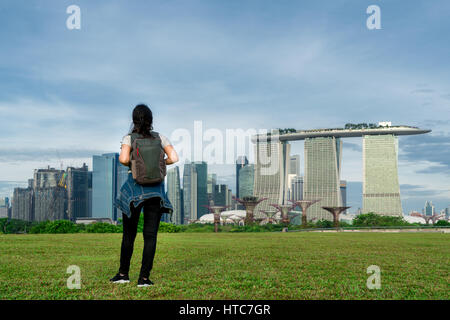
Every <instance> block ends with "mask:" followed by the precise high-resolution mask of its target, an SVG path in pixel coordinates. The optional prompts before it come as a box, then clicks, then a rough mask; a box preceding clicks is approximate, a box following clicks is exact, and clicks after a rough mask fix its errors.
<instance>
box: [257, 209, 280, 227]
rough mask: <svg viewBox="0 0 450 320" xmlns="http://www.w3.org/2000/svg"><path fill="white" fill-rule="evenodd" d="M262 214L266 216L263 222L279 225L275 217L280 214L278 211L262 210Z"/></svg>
mask: <svg viewBox="0 0 450 320" xmlns="http://www.w3.org/2000/svg"><path fill="white" fill-rule="evenodd" d="M261 212H262V213H263V214H264V215H265V216H266V218H264V219H263V221H266V222H267V223H271V224H274V223H277V219H276V218H275V215H276V214H277V213H278V210H261Z"/></svg>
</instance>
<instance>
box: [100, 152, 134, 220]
mask: <svg viewBox="0 0 450 320" xmlns="http://www.w3.org/2000/svg"><path fill="white" fill-rule="evenodd" d="M92 167H93V168H92V217H94V218H110V219H112V220H114V221H117V219H118V218H121V217H122V214H121V211H120V210H119V209H117V208H116V207H115V206H114V201H115V199H116V197H117V194H118V192H119V191H120V187H121V186H122V184H123V183H124V182H125V181H126V179H127V177H128V168H127V167H125V166H123V165H122V164H120V162H119V154H118V153H105V154H102V155H101V156H93V158H92Z"/></svg>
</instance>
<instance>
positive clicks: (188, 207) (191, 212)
mask: <svg viewBox="0 0 450 320" xmlns="http://www.w3.org/2000/svg"><path fill="white" fill-rule="evenodd" d="M183 215H184V218H183V219H185V220H186V219H187V220H191V221H193V220H197V170H196V168H195V166H194V165H193V164H192V163H190V162H189V161H186V162H185V164H184V169H183Z"/></svg>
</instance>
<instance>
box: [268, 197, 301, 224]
mask: <svg viewBox="0 0 450 320" xmlns="http://www.w3.org/2000/svg"><path fill="white" fill-rule="evenodd" d="M270 205H271V206H272V207H274V208H276V209H277V210H278V211H279V212H280V214H281V223H282V224H284V226H285V227H287V226H288V225H289V223H290V222H291V219H290V217H289V211H291V210H292V209H294V208H295V207H296V206H297V205H296V204H276V203H271V204H270Z"/></svg>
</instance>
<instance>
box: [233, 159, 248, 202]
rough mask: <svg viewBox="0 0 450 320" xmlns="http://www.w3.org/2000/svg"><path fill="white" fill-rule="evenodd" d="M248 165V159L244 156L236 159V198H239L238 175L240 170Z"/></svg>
mask: <svg viewBox="0 0 450 320" xmlns="http://www.w3.org/2000/svg"><path fill="white" fill-rule="evenodd" d="M247 165H248V159H247V157H246V156H239V157H238V158H237V159H236V197H238V198H239V197H241V195H240V194H239V175H240V173H239V172H240V170H241V169H242V168H244V167H245V166H247Z"/></svg>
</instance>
